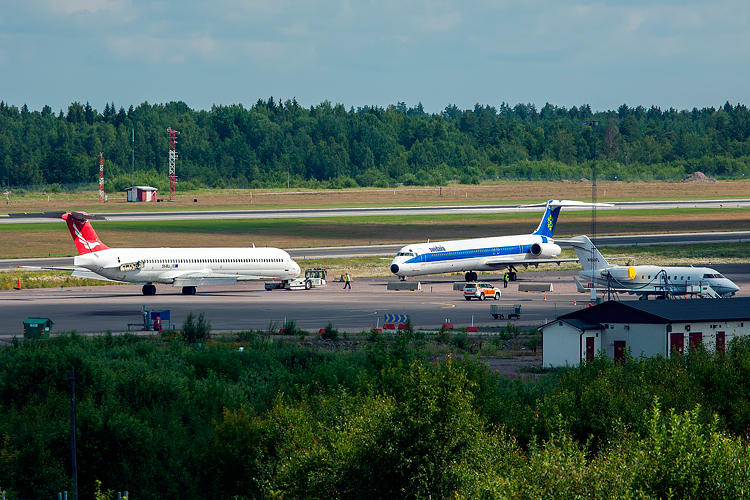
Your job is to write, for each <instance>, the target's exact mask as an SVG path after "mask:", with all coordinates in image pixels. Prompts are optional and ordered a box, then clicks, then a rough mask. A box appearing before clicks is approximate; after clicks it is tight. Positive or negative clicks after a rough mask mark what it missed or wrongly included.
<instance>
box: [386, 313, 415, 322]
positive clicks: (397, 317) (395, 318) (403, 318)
mask: <svg viewBox="0 0 750 500" xmlns="http://www.w3.org/2000/svg"><path fill="white" fill-rule="evenodd" d="M407 321H409V315H408V314H384V315H383V323H406V322H407Z"/></svg>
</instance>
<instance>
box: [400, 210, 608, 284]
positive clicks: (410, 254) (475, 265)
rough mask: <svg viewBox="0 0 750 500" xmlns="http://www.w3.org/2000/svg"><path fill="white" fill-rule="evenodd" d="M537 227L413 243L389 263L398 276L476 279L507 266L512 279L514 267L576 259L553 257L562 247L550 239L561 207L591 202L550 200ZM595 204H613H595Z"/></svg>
mask: <svg viewBox="0 0 750 500" xmlns="http://www.w3.org/2000/svg"><path fill="white" fill-rule="evenodd" d="M535 206H546V210H545V211H544V216H543V217H542V220H541V222H540V223H539V227H537V228H536V231H534V232H533V233H531V234H528V235H517V236H495V237H491V238H475V239H470V240H452V241H436V242H432V243H431V242H429V241H428V242H427V243H413V244H411V245H406V246H405V247H403V248H402V249H401V250H400V251H399V252H398V254H397V255H396V257H395V258H394V259H393V261H392V262H391V272H392V273H393V274H395V275H396V276H398V277H399V278H401V279H402V280H403V279H406V277H407V276H423V275H426V274H439V273H457V272H465V273H466V275H465V278H466V281H476V279H477V273H476V271H499V270H501V269H505V268H508V269H509V270H510V271H511V276H510V278H511V280H515V272H516V266H519V265H520V266H524V267H529V265H533V266H537V265H539V264H545V263H560V262H575V261H577V260H578V259H556V258H555V257H557V256H558V255H560V252H561V249H560V247H559V246H558V245H556V244H555V241H554V240H553V239H552V236H553V234H554V233H555V224H557V216H558V215H559V214H560V209H561V208H562V207H578V208H581V207H591V206H592V204H591V203H586V202H583V201H570V200H549V201H548V202H546V203H541V204H538V205H523V206H522V207H519V208H525V207H535ZM596 206H597V207H612V206H613V205H611V204H609V203H597V204H596Z"/></svg>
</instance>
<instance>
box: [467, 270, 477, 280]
mask: <svg viewBox="0 0 750 500" xmlns="http://www.w3.org/2000/svg"><path fill="white" fill-rule="evenodd" d="M464 278H465V279H466V281H467V282H469V281H476V280H477V273H475V272H474V271H469V272H468V273H466V274H465V275H464Z"/></svg>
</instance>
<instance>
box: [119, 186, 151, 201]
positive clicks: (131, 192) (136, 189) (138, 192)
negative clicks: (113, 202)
mask: <svg viewBox="0 0 750 500" xmlns="http://www.w3.org/2000/svg"><path fill="white" fill-rule="evenodd" d="M157 191H158V189H156V188H155V187H151V186H133V187H129V188H127V189H126V190H125V192H126V193H127V195H128V201H155V200H156V192H157Z"/></svg>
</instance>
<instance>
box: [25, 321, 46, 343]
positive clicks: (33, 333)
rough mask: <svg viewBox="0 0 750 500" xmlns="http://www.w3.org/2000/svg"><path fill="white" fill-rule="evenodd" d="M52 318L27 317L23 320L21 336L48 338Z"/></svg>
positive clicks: (26, 337)
mask: <svg viewBox="0 0 750 500" xmlns="http://www.w3.org/2000/svg"><path fill="white" fill-rule="evenodd" d="M52 325H53V323H52V320H51V319H49V318H29V319H27V320H26V321H24V322H23V338H25V339H46V338H49V332H50V328H52Z"/></svg>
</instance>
